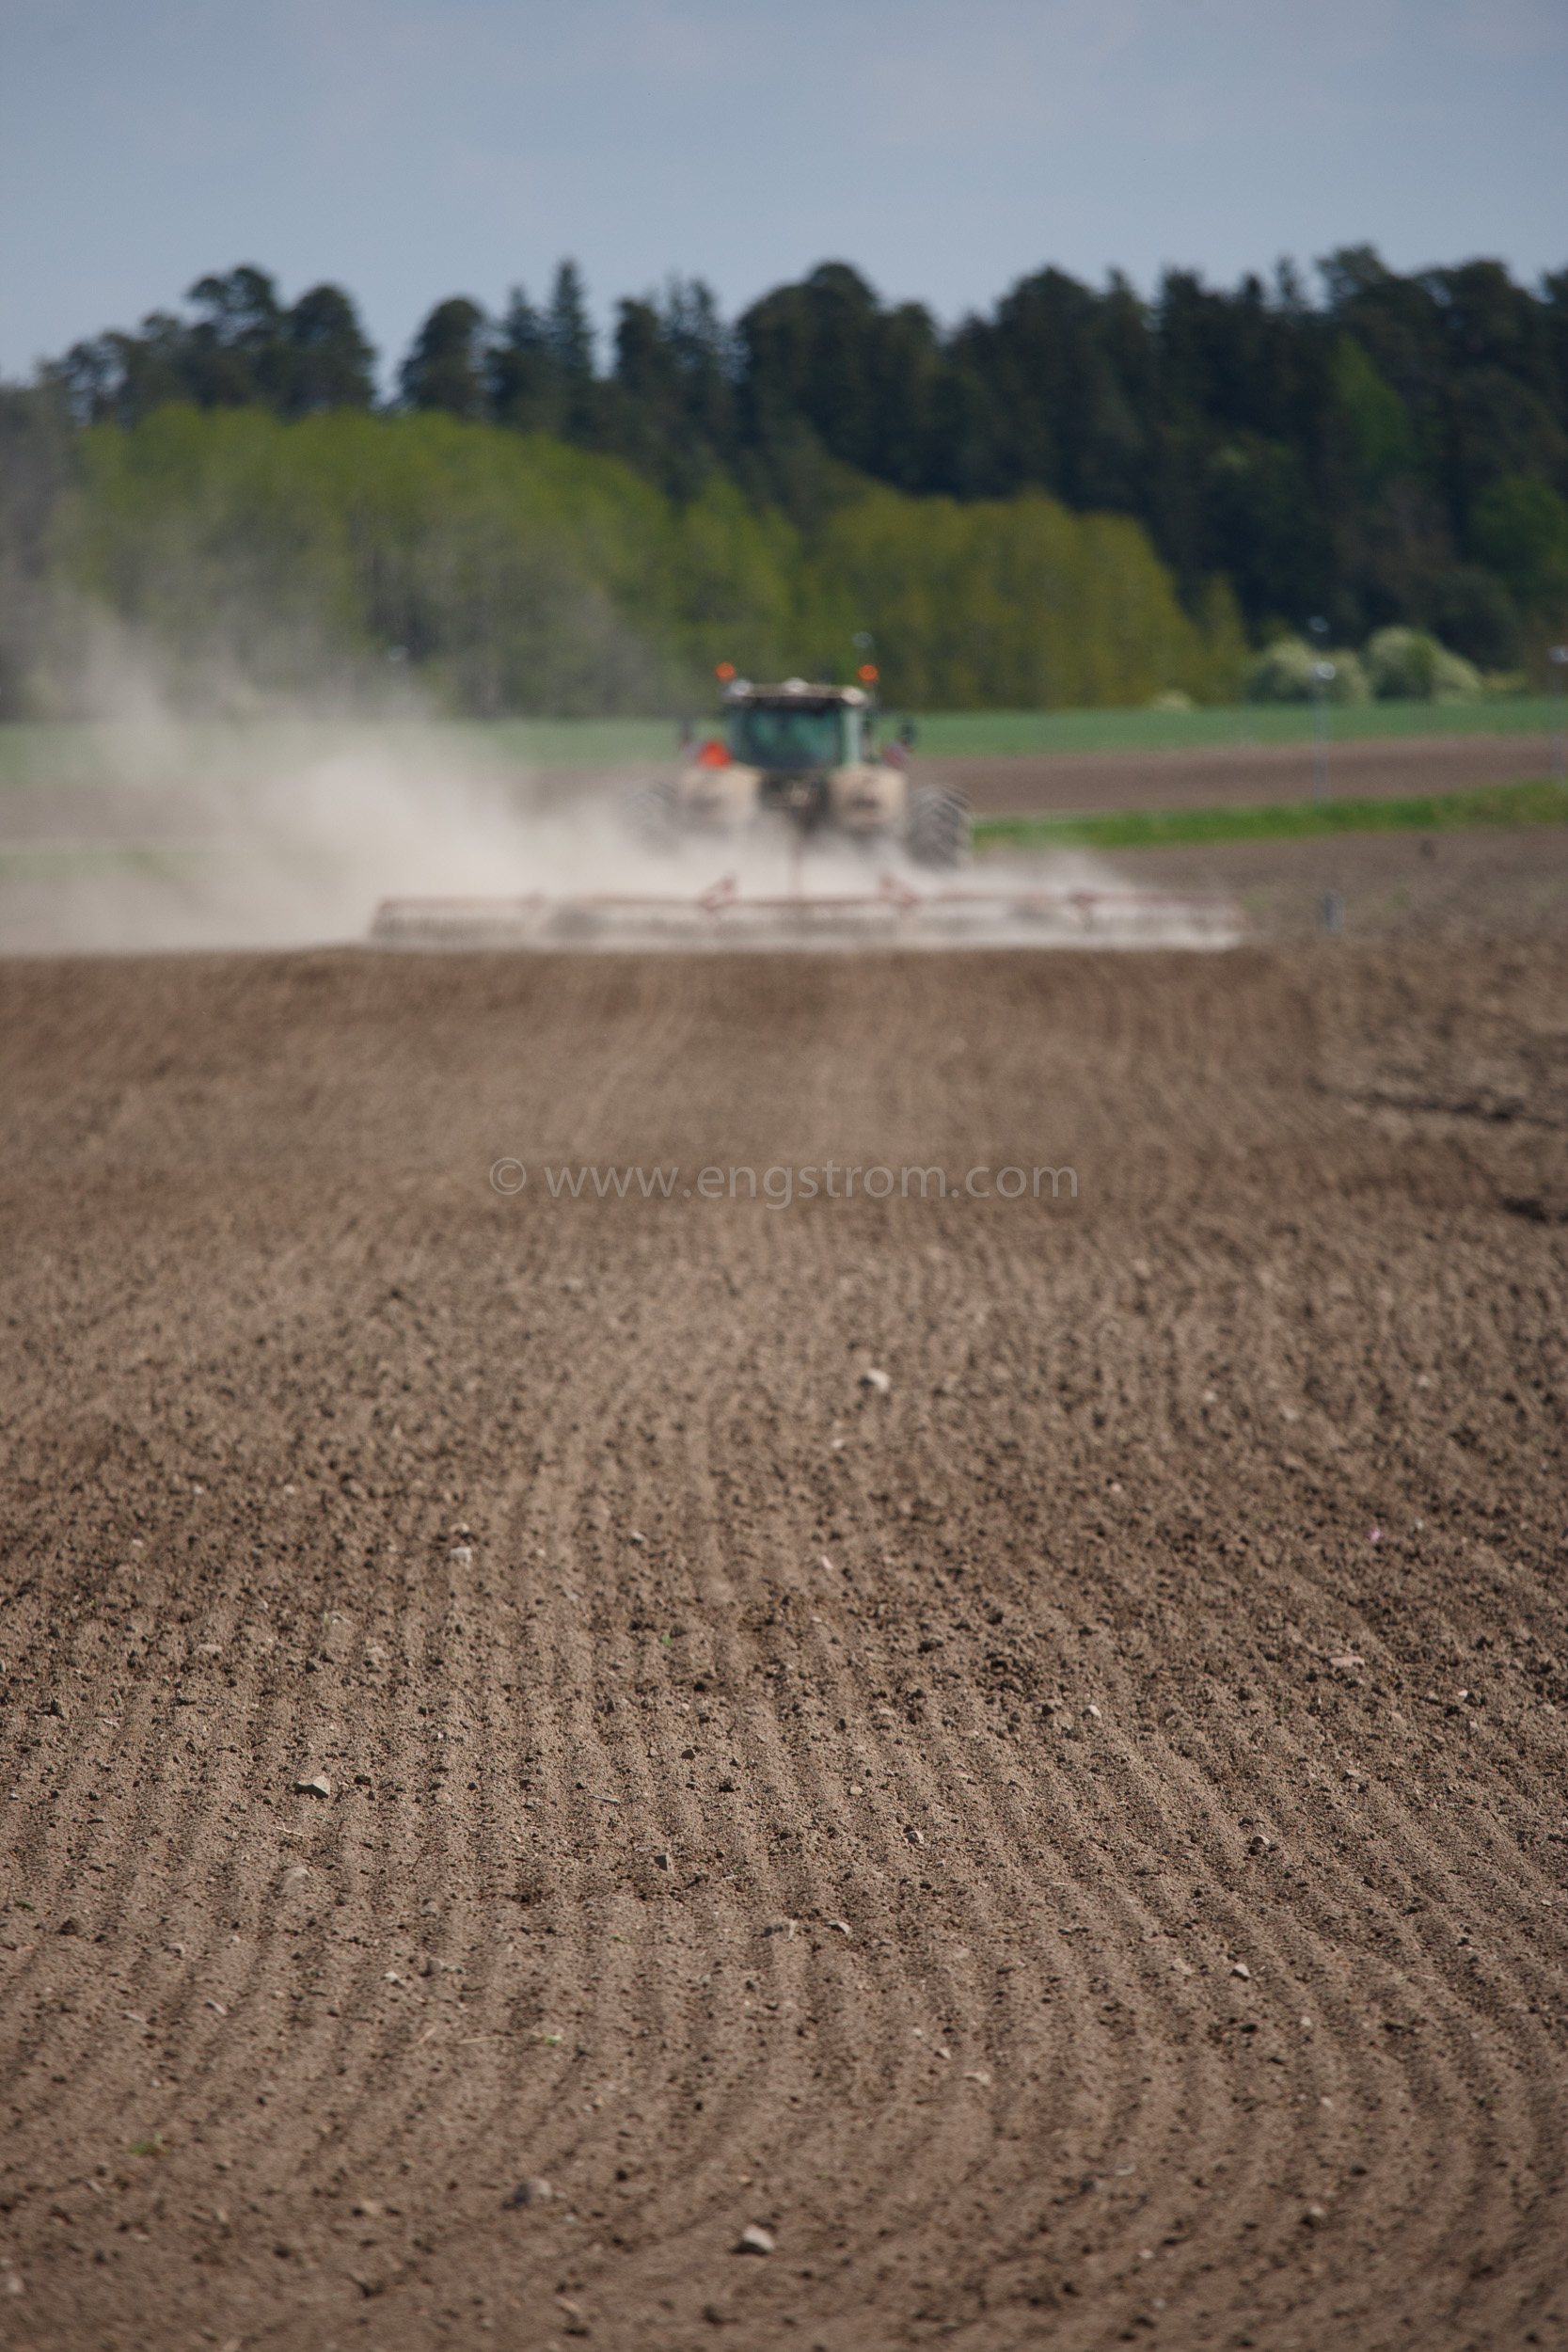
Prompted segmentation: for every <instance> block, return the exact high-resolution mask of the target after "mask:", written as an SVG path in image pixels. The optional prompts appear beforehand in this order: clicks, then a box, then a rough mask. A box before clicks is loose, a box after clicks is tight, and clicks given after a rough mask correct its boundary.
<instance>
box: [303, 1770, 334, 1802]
mask: <svg viewBox="0 0 1568 2352" xmlns="http://www.w3.org/2000/svg"><path fill="white" fill-rule="evenodd" d="M294 1788H296V1790H297V1791H298V1793H299V1794H300V1795H301V1796H302V1797H329V1796H330V1795H331V1794H332V1783H331V1782H330V1781H329V1780H328V1779H327V1777H326V1774H325V1772H302V1773H301V1774H300V1776H299V1778H298V1779H297V1780H296V1781H295V1783H294Z"/></svg>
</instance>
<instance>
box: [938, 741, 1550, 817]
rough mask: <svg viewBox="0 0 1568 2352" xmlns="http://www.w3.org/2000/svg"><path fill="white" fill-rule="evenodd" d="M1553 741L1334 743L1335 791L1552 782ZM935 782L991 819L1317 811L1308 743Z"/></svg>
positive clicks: (1331, 774) (1095, 758)
mask: <svg viewBox="0 0 1568 2352" xmlns="http://www.w3.org/2000/svg"><path fill="white" fill-rule="evenodd" d="M1550 764H1551V739H1550V737H1549V736H1544V735H1463V736H1429V737H1414V738H1412V739H1409V740H1408V741H1405V742H1398V743H1333V744H1331V745H1330V747H1329V753H1328V770H1327V772H1328V789H1329V792H1330V794H1331V795H1332V797H1333V798H1334V799H1335V800H1337V801H1379V800H1402V799H1405V798H1407V797H1417V796H1419V795H1420V794H1422V793H1426V792H1470V791H1475V790H1478V789H1480V788H1481V787H1483V786H1485V785H1489V784H1514V783H1517V782H1518V781H1519V779H1520V778H1521V777H1522V776H1544V775H1545V774H1546V773H1547V772H1548V771H1549V768H1550ZM929 765H930V768H931V771H932V772H933V773H935V772H936V771H937V770H938V769H939V767H940V771H941V773H942V778H943V779H944V781H946V782H948V783H952V784H956V785H958V787H959V788H960V789H961V790H962V791H965V792H967V793H968V794H969V797H970V799H971V801H972V802H973V803H974V807H975V808H976V809H977V810H978V811H979V812H980V813H981V814H983V815H985V816H988V817H1010V816H1019V815H1035V814H1044V813H1045V812H1047V811H1051V810H1075V811H1077V810H1085V809H1119V808H1220V807H1225V806H1227V805H1229V804H1231V803H1236V804H1239V805H1242V806H1253V805H1256V804H1257V803H1259V802H1269V801H1309V800H1310V799H1311V798H1312V789H1313V783H1314V768H1313V755H1312V747H1311V745H1310V744H1309V743H1302V744H1296V743H1290V744H1281V743H1235V744H1218V745H1214V746H1212V747H1211V748H1208V749H1206V750H1203V751H1193V752H1148V753H1128V752H1098V753H1094V754H1092V755H1084V756H1083V757H1067V756H1064V755H1056V754H1053V755H1051V756H1050V757H1049V758H1038V759H1035V758H1028V757H1025V756H1022V755H1017V756H1014V757H1012V758H990V759H949V760H942V761H940V762H938V761H936V760H932V761H931V762H930V763H929Z"/></svg>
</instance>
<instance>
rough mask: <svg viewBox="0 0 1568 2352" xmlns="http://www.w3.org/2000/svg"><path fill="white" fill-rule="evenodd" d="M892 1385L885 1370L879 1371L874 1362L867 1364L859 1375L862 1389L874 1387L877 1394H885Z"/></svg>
mask: <svg viewBox="0 0 1568 2352" xmlns="http://www.w3.org/2000/svg"><path fill="white" fill-rule="evenodd" d="M892 1386H893V1382H892V1381H891V1380H890V1379H889V1377H888V1375H887V1374H886V1373H885V1372H879V1371H878V1369H877V1367H876V1365H875V1364H870V1365H868V1366H867V1367H866V1369H865V1371H864V1372H863V1373H862V1375H861V1387H862V1388H863V1389H875V1390H876V1391H877V1394H878V1395H879V1396H886V1394H887V1392H888V1391H889V1389H891V1388H892Z"/></svg>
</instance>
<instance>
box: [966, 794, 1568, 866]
mask: <svg viewBox="0 0 1568 2352" xmlns="http://www.w3.org/2000/svg"><path fill="white" fill-rule="evenodd" d="M1562 824H1568V788H1565V787H1563V786H1561V785H1560V784H1552V783H1550V782H1549V781H1548V780H1547V779H1545V778H1544V777H1543V778H1541V779H1539V780H1534V781H1531V782H1529V783H1525V784H1496V785H1488V786H1487V787H1485V788H1484V789H1483V790H1481V791H1479V792H1434V793H1431V794H1428V795H1426V796H1424V797H1423V798H1422V799H1420V800H1401V801H1394V800H1390V801H1281V802H1279V803H1276V804H1275V805H1273V806H1268V807H1262V808H1257V807H1253V808H1128V809H1117V810H1113V811H1108V812H1107V813H1106V814H1105V815H1104V816H1102V817H1101V816H1081V817H977V818H975V820H974V842H975V847H976V848H977V849H982V850H1161V849H1165V848H1168V847H1176V846H1179V845H1180V844H1183V843H1188V844H1191V843H1197V844H1202V843H1208V842H1214V841H1307V840H1311V839H1313V838H1314V837H1315V836H1318V835H1321V834H1336V833H1467V832H1473V831H1475V830H1476V829H1478V828H1481V827H1487V826H1505V825H1562Z"/></svg>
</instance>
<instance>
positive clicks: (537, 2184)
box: [506, 2178, 555, 2208]
mask: <svg viewBox="0 0 1568 2352" xmlns="http://www.w3.org/2000/svg"><path fill="white" fill-rule="evenodd" d="M554 2194H555V2191H554V2190H553V2189H552V2188H551V2186H550V2185H549V2183H548V2181H546V2180H541V2179H538V2178H535V2179H533V2180H529V2181H519V2182H518V2184H517V2185H516V2187H515V2189H514V2190H513V2192H512V2194H511V2196H510V2197H509V2198H508V2199H507V2200H506V2207H507V2208H510V2207H511V2206H514V2205H547V2204H548V2203H549V2201H550V2199H551V2198H552V2197H553V2196H554Z"/></svg>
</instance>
